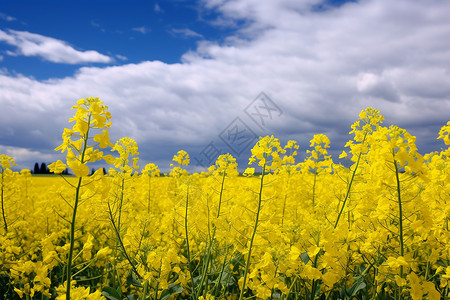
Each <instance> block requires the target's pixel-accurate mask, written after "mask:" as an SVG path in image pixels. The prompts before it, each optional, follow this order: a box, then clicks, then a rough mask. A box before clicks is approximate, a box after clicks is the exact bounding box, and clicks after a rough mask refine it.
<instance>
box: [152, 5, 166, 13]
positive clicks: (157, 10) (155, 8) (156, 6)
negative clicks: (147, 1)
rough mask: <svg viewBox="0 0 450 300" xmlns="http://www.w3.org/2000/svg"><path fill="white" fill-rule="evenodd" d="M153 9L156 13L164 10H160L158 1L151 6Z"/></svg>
mask: <svg viewBox="0 0 450 300" xmlns="http://www.w3.org/2000/svg"><path fill="white" fill-rule="evenodd" d="M153 11H154V12H156V13H161V12H164V11H163V10H162V8H161V6H159V4H158V3H155V6H153Z"/></svg>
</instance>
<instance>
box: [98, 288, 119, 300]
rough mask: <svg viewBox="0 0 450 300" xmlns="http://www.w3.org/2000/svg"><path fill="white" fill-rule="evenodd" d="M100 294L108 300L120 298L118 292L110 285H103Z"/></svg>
mask: <svg viewBox="0 0 450 300" xmlns="http://www.w3.org/2000/svg"><path fill="white" fill-rule="evenodd" d="M102 295H103V296H105V297H106V298H107V299H109V300H120V295H119V293H118V292H117V291H116V290H115V289H113V288H112V287H109V286H105V287H104V288H103V290H102Z"/></svg>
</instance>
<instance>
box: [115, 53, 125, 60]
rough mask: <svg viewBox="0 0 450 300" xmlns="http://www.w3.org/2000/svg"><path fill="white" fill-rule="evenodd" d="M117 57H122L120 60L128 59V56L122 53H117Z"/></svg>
mask: <svg viewBox="0 0 450 300" xmlns="http://www.w3.org/2000/svg"><path fill="white" fill-rule="evenodd" d="M116 57H117V58H118V59H120V60H123V61H125V60H128V57H126V56H123V55H120V54H116Z"/></svg>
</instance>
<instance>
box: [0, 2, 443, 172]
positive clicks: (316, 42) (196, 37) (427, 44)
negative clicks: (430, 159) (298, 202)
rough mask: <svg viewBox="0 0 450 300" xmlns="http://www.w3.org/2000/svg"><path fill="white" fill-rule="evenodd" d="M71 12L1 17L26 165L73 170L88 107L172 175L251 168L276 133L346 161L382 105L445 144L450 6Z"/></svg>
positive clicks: (5, 92)
mask: <svg viewBox="0 0 450 300" xmlns="http://www.w3.org/2000/svg"><path fill="white" fill-rule="evenodd" d="M67 3H68V2H65V3H61V2H60V1H32V0H28V1H22V0H4V1H2V3H1V4H0V129H1V130H0V153H5V154H8V155H12V156H13V157H14V158H15V159H16V162H17V164H18V167H20V168H32V167H33V165H34V162H46V163H49V162H52V161H54V160H56V159H58V158H63V156H61V155H59V154H58V153H56V152H55V151H53V149H54V148H55V147H56V146H58V145H59V144H60V143H61V134H62V132H63V129H64V127H69V126H70V125H69V123H68V119H69V117H70V116H71V114H72V112H71V111H70V107H71V106H72V105H73V104H74V103H75V102H76V100H78V99H80V98H85V97H99V98H100V99H101V100H103V101H104V102H105V104H106V105H108V106H109V110H110V112H111V113H112V122H113V125H112V128H111V131H110V134H111V137H112V139H114V140H117V139H119V138H121V137H123V136H128V137H131V138H133V139H135V140H136V141H137V143H138V145H139V149H140V153H141V155H140V158H141V164H142V165H143V164H145V163H147V162H154V163H157V164H159V165H160V167H161V168H162V169H167V168H168V165H169V163H170V160H171V158H172V156H173V155H174V154H175V153H176V152H177V151H178V150H180V149H184V150H186V151H187V152H188V153H190V155H191V157H192V164H193V165H196V166H198V167H200V166H202V165H209V164H210V163H212V162H213V160H214V158H215V157H217V155H218V153H227V152H230V153H232V154H233V155H234V156H235V157H238V159H239V161H240V162H241V163H242V168H244V167H245V166H244V164H245V162H246V161H247V158H248V156H249V152H250V150H249V149H250V148H251V146H252V145H253V144H254V143H255V142H256V137H257V136H261V135H267V134H273V135H275V136H276V137H278V138H280V140H282V141H283V142H286V141H287V140H289V139H294V140H297V141H298V142H299V143H300V147H301V149H302V150H303V151H305V150H306V149H307V148H308V147H309V144H308V141H309V140H310V139H311V138H312V136H313V135H314V134H319V133H324V134H326V135H327V136H328V137H329V138H330V140H331V143H332V153H333V154H335V155H338V154H339V153H340V152H341V151H342V150H343V149H344V148H343V146H344V144H345V142H346V141H347V140H348V139H349V137H350V136H349V135H348V132H349V131H350V125H351V124H352V123H353V122H354V121H355V120H356V119H357V116H358V113H359V112H360V110H361V109H364V108H366V107H369V106H371V107H375V108H378V109H379V110H380V111H381V113H382V114H383V115H384V116H385V118H386V121H385V123H386V124H388V125H389V124H396V125H398V126H400V127H403V128H405V129H407V130H408V131H409V132H410V133H411V134H413V135H415V136H417V144H418V147H419V151H420V152H421V153H425V152H430V151H435V150H440V148H441V147H443V146H444V145H443V143H442V142H441V141H439V140H436V137H437V135H438V131H439V128H440V127H441V126H442V125H444V124H445V123H446V122H447V121H448V120H450V73H449V69H450V19H449V18H448V16H449V15H450V1H447V0H415V1H411V0H396V1H392V0H359V1H345V0H339V1H336V0H274V1H258V0H199V1H183V0H166V1H159V2H155V1H143V0H142V1H141V0H136V1H132V2H124V1H116V0H113V1H111V0H108V1H106V0H99V1H94V2H92V1H73V2H72V3H73V4H67ZM75 3H76V4H75ZM336 158H337V156H336Z"/></svg>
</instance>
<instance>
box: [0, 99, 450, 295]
mask: <svg viewBox="0 0 450 300" xmlns="http://www.w3.org/2000/svg"><path fill="white" fill-rule="evenodd" d="M73 109H74V110H75V111H76V113H75V115H74V117H73V118H72V119H71V120H70V121H71V122H72V125H73V127H72V129H65V130H64V133H63V142H62V144H61V146H59V147H58V148H57V149H56V150H58V151H62V152H64V153H66V154H67V161H66V162H62V161H57V162H55V163H53V164H51V165H50V166H49V167H50V169H51V170H52V171H53V172H54V173H61V172H62V171H63V170H65V169H66V168H69V169H70V172H71V173H73V174H75V176H68V177H67V176H65V177H63V176H52V177H37V176H31V174H30V172H29V171H26V170H23V171H22V172H20V173H19V172H13V171H12V170H11V169H12V168H13V165H14V160H13V158H11V157H8V156H6V155H3V154H2V155H1V166H0V171H1V174H0V175H1V176H0V187H1V219H0V298H1V299H19V298H22V299H55V298H56V299H89V300H93V299H160V300H166V299H193V300H196V299H244V298H245V299H355V298H356V299H449V297H450V292H449V286H448V280H449V278H450V230H449V219H450V158H449V157H450V150H449V149H447V147H448V145H450V122H449V123H447V125H446V126H444V127H442V129H441V131H440V132H439V133H436V137H438V138H440V139H442V140H443V143H442V145H443V147H444V148H443V149H442V150H441V151H436V152H433V153H429V154H425V155H421V154H419V153H418V152H417V148H416V146H415V138H414V137H413V136H411V135H410V134H409V133H408V132H406V131H405V130H403V129H401V128H398V127H396V126H391V127H385V126H383V124H382V121H383V117H382V116H381V115H380V113H379V112H378V111H377V110H375V109H372V108H368V109H366V110H364V111H362V112H361V113H360V115H359V119H358V120H357V121H356V122H355V123H354V124H353V125H352V128H351V129H350V130H351V132H350V140H349V142H348V143H347V144H346V147H347V148H346V149H347V150H346V152H343V153H342V154H341V155H340V157H339V158H341V159H342V160H343V159H345V160H346V161H347V165H345V164H344V165H342V164H340V163H337V161H338V159H337V158H332V157H331V156H330V155H329V154H328V152H327V148H328V147H329V143H330V142H329V140H328V138H327V137H326V136H325V135H322V134H318V135H315V136H314V138H313V139H312V140H311V144H310V145H300V147H299V145H297V144H296V143H295V142H294V141H289V142H288V143H287V145H280V142H279V140H278V139H276V138H274V137H273V136H266V137H263V138H260V140H259V141H258V142H257V144H256V145H255V146H254V148H253V149H252V156H251V157H250V158H249V166H248V167H249V168H247V170H246V171H245V173H244V174H241V175H239V174H238V171H237V164H236V162H235V159H234V158H233V157H232V156H231V155H229V154H227V155H222V156H220V157H219V158H218V159H217V162H216V164H215V165H214V166H211V167H210V168H209V169H208V172H204V173H200V174H197V173H194V174H189V173H188V172H187V171H186V170H185V168H186V166H187V165H188V164H189V155H188V154H187V153H186V152H184V151H180V152H178V153H177V154H176V155H175V156H174V159H173V165H172V166H171V168H172V169H171V172H170V174H168V176H160V172H159V170H158V167H157V166H155V165H153V164H148V165H146V166H139V161H138V160H139V153H138V146H137V145H136V143H135V141H134V140H132V139H130V138H123V139H120V140H119V141H117V142H116V143H115V144H113V143H112V142H111V141H110V140H109V135H108V129H109V126H110V122H109V119H110V117H111V116H110V114H109V113H108V111H107V107H106V106H104V105H103V104H102V102H101V101H100V100H99V99H98V98H87V99H82V100H80V101H78V102H77V105H76V106H74V107H73ZM444 144H445V145H447V146H444ZM111 149H112V150H113V152H111V151H110V150H111ZM298 151H306V159H305V160H303V161H296V157H297V152H298ZM98 160H104V161H105V162H106V163H108V164H110V166H111V169H110V170H108V175H106V176H105V175H104V174H103V171H102V170H99V171H97V172H96V173H95V174H93V175H92V176H88V175H89V170H90V163H92V162H95V161H98ZM246 167H247V166H246ZM255 172H257V175H255ZM68 279H69V280H68ZM68 281H70V284H68Z"/></svg>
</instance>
